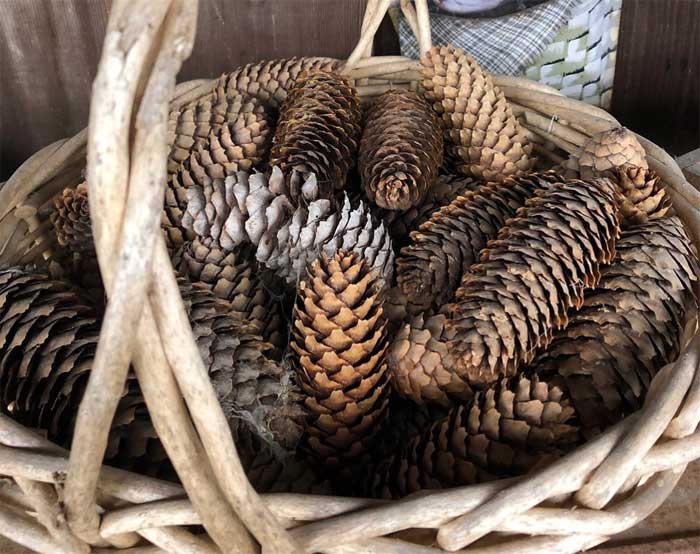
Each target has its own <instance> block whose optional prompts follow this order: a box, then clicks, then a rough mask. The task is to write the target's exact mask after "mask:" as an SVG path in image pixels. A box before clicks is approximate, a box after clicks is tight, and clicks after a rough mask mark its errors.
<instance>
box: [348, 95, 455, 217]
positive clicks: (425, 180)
mask: <svg viewBox="0 0 700 554" xmlns="http://www.w3.org/2000/svg"><path fill="white" fill-rule="evenodd" d="M365 121H366V123H365V128H364V130H363V132H362V140H361V141H360V156H359V159H358V165H359V168H360V173H361V175H362V188H363V190H364V191H365V194H366V195H367V198H369V199H370V200H371V201H372V202H374V203H375V204H377V206H379V207H380V208H385V209H389V210H404V211H405V210H408V209H410V208H412V207H414V206H419V205H420V204H421V203H422V202H423V198H424V197H425V195H426V193H427V192H428V190H429V189H430V188H431V187H432V186H433V185H434V184H435V180H436V178H437V173H438V168H439V167H440V165H441V164H442V127H441V125H440V121H439V120H438V118H437V117H436V116H435V113H434V112H433V110H432V109H431V108H430V106H429V105H428V104H427V103H426V102H425V100H423V99H422V98H421V97H420V96H418V94H417V93H415V92H413V91H410V90H402V89H391V90H388V91H387V92H385V93H384V94H382V95H381V96H380V97H379V98H377V99H376V100H375V101H374V103H373V104H372V106H371V107H370V108H369V110H368V111H367V114H366V116H365Z"/></svg>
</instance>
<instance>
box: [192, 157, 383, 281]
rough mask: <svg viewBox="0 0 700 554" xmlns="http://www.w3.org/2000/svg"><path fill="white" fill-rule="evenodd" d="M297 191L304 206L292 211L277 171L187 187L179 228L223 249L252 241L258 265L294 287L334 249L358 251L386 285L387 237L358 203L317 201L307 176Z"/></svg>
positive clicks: (314, 186) (315, 188) (311, 178)
mask: <svg viewBox="0 0 700 554" xmlns="http://www.w3.org/2000/svg"><path fill="white" fill-rule="evenodd" d="M302 193H303V196H304V198H305V199H306V205H300V206H298V207H296V208H295V207H294V205H293V204H292V201H291V200H290V198H289V196H288V191H287V185H286V179H285V177H284V175H283V174H282V172H281V171H280V170H279V168H277V167H275V168H273V170H272V174H271V176H269V177H266V176H265V175H262V174H259V173H258V174H253V175H247V174H246V173H244V172H239V173H237V174H236V175H230V176H229V177H227V178H226V179H225V180H222V179H214V180H213V181H212V182H211V183H208V184H206V185H205V186H204V187H203V188H202V189H197V188H192V189H190V190H189V192H188V194H189V198H190V202H189V204H188V207H187V213H186V214H185V216H183V225H184V226H185V228H187V229H191V230H193V231H194V232H195V233H196V234H198V235H200V236H203V237H211V238H213V239H215V240H217V241H218V242H219V244H220V245H221V246H222V248H224V249H225V250H232V249H233V248H235V247H236V246H238V245H240V244H244V243H246V242H250V243H252V244H253V245H254V246H255V247H256V257H257V259H258V261H260V262H262V263H264V264H265V265H266V266H267V267H268V268H269V269H271V270H272V271H274V272H275V274H276V275H278V276H279V277H281V278H283V279H286V280H287V282H289V283H296V282H297V281H298V280H299V277H300V275H301V274H302V272H303V270H304V267H305V264H306V263H307V262H310V261H312V260H313V259H315V258H316V257H317V256H318V255H319V253H321V252H325V253H326V254H328V255H330V256H332V255H333V254H334V253H335V252H336V251H337V250H338V249H339V248H344V249H346V250H352V251H356V252H360V253H361V254H362V256H363V258H364V259H365V260H366V261H367V263H368V264H370V266H371V267H372V269H373V271H374V272H375V274H377V275H380V276H381V277H382V278H383V279H384V280H385V281H386V282H389V281H390V279H391V274H392V269H393V262H394V258H393V249H392V246H391V238H390V237H389V234H388V233H387V231H386V229H385V227H384V225H383V224H382V223H379V224H377V223H376V222H375V220H374V219H373V218H372V216H371V214H370V212H369V210H368V209H367V208H366V207H365V206H364V204H362V203H360V205H359V206H358V207H357V208H354V209H353V208H352V207H351V205H350V202H349V200H348V198H347V196H346V197H345V201H344V202H343V204H342V205H340V204H336V203H335V202H334V201H333V200H329V199H325V198H319V190H318V186H317V183H316V179H315V177H314V176H313V175H311V176H309V178H308V179H307V180H306V181H305V182H304V184H303V186H302Z"/></svg>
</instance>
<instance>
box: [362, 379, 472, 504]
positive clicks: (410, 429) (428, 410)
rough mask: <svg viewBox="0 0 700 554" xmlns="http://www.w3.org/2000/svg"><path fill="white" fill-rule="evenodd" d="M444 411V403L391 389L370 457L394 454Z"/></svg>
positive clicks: (379, 458) (384, 456)
mask: <svg viewBox="0 0 700 554" xmlns="http://www.w3.org/2000/svg"><path fill="white" fill-rule="evenodd" d="M469 401H471V397H470V398H469ZM447 412H448V409H447V408H445V407H444V406H440V405H438V404H416V403H415V402H414V401H413V400H409V399H407V398H404V397H403V396H401V395H399V394H398V393H396V392H395V391H393V392H392V393H391V395H390V396H389V408H388V412H387V416H386V418H385V419H384V423H383V425H382V428H381V430H380V431H379V436H378V437H377V444H376V446H375V448H374V449H373V450H372V452H371V457H372V459H373V460H382V459H384V458H386V457H387V456H391V455H394V454H396V453H397V452H399V451H400V450H401V449H402V448H403V447H404V446H405V445H406V443H408V442H409V441H411V440H413V439H414V438H415V437H418V436H420V435H422V434H423V433H424V432H425V431H426V430H427V429H428V428H429V427H430V426H431V425H432V424H433V423H435V422H436V421H438V420H440V419H442V418H444V417H445V416H446V415H447ZM364 472H365V468H362V469H361V470H360V473H364ZM355 494H357V491H355Z"/></svg>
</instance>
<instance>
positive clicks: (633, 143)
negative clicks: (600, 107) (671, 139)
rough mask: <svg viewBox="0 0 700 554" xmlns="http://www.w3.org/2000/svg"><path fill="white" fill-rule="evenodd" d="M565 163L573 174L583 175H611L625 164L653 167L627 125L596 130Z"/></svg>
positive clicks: (574, 175) (626, 165)
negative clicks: (597, 131)
mask: <svg viewBox="0 0 700 554" xmlns="http://www.w3.org/2000/svg"><path fill="white" fill-rule="evenodd" d="M563 165H564V167H565V168H567V169H568V170H569V173H568V175H569V176H571V177H579V176H580V178H581V179H591V178H593V177H608V176H610V172H612V171H614V170H615V169H617V168H621V167H628V166H633V167H640V168H642V169H648V167H649V166H648V164H647V159H646V154H645V152H644V148H643V147H642V145H641V144H639V141H638V140H637V138H636V137H635V136H634V133H633V132H631V131H630V130H628V129H626V128H625V127H616V128H614V129H611V130H609V131H601V132H599V133H596V134H594V135H593V136H591V137H590V138H589V139H588V140H587V141H586V142H585V143H584V144H583V146H582V147H581V150H580V151H579V152H578V153H577V155H572V156H570V157H569V159H568V160H566V162H565V163H564V164H563Z"/></svg>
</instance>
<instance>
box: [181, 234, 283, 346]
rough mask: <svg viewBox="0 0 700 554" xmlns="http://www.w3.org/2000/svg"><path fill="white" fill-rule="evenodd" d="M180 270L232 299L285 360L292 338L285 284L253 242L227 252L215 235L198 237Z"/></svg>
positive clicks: (234, 306) (184, 255) (235, 308)
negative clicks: (264, 264)
mask: <svg viewBox="0 0 700 554" xmlns="http://www.w3.org/2000/svg"><path fill="white" fill-rule="evenodd" d="M179 269H180V273H181V274H182V275H183V276H184V277H185V278H187V279H188V280H189V281H191V282H193V283H194V282H196V283H198V284H201V285H202V286H203V287H204V288H207V289H208V290H211V291H212V292H213V293H214V295H215V296H216V297H217V298H221V299H223V300H227V301H228V302H230V303H231V308H232V309H233V311H235V312H237V313H239V314H240V316H241V318H242V319H243V320H244V321H246V322H248V323H249V324H250V325H251V327H252V328H253V330H254V332H255V333H256V334H259V335H261V336H262V338H263V339H264V340H265V341H267V342H269V343H271V344H272V345H273V347H274V350H273V351H272V352H271V353H270V355H271V356H272V357H273V358H274V359H276V360H280V359H281V357H282V354H283V352H284V350H285V349H286V346H287V341H288V336H287V335H288V333H287V320H286V318H285V314H284V307H283V303H282V299H283V295H284V283H282V282H279V281H278V280H276V279H275V278H274V276H273V275H270V274H269V272H267V271H265V270H264V269H263V268H260V267H259V266H258V264H257V263H256V262H255V260H254V251H253V249H252V247H251V246H250V245H244V246H241V247H238V248H236V249H234V250H233V251H226V250H224V249H222V248H221V246H220V245H219V244H218V243H217V242H216V241H215V240H213V239H211V238H199V237H197V238H195V239H194V240H193V241H192V242H191V243H188V244H187V245H186V247H185V249H184V250H183V252H182V259H181V262H180V264H179Z"/></svg>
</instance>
